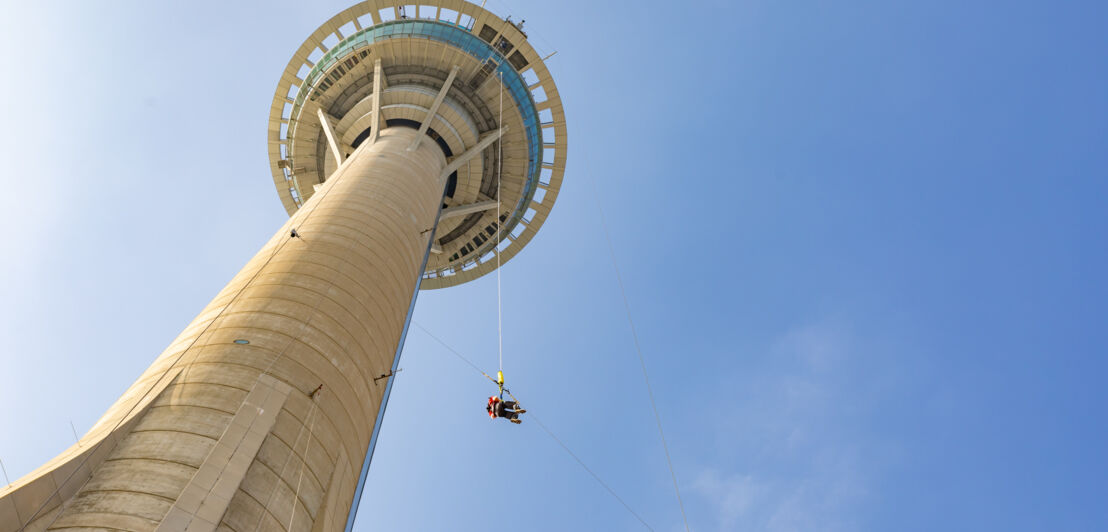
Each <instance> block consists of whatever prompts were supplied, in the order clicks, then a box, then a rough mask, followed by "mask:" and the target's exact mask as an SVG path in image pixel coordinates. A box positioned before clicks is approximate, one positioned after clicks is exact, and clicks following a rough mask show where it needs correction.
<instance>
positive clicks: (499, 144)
mask: <svg viewBox="0 0 1108 532" xmlns="http://www.w3.org/2000/svg"><path fill="white" fill-rule="evenodd" d="M497 73H498V74H500V118H499V119H497V122H498V124H497V126H498V127H499V128H500V138H498V139H497V140H496V341H497V353H498V355H499V359H500V371H501V372H502V373H503V371H504V317H503V316H504V311H503V310H501V308H502V306H503V304H502V303H501V296H500V234H501V232H502V231H501V230H502V229H503V225H502V224H501V221H500V176H501V175H503V167H504V135H503V133H504V73H503V72H500V71H497Z"/></svg>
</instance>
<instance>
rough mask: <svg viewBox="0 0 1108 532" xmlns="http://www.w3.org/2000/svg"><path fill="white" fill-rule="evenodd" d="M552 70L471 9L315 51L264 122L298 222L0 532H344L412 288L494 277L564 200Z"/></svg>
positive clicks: (505, 29)
mask: <svg viewBox="0 0 1108 532" xmlns="http://www.w3.org/2000/svg"><path fill="white" fill-rule="evenodd" d="M543 59H544V58H543V57H540V56H539V55H538V53H536V51H535V50H534V49H533V48H532V47H531V45H529V44H528V42H527V35H526V33H525V32H524V28H523V24H522V21H512V20H510V19H503V18H501V17H499V16H496V15H494V14H492V13H490V12H489V11H486V10H485V9H483V8H482V7H479V6H477V5H474V4H470V3H467V2H464V1H462V0H439V1H437V2H435V3H434V4H432V5H428V4H424V5H394V4H392V3H388V2H384V1H367V2H362V3H359V4H358V5H356V6H353V7H351V8H349V9H347V10H345V11H343V12H341V13H339V14H338V15H336V16H334V17H333V18H331V19H330V20H328V21H327V22H325V23H324V24H323V25H322V26H320V27H319V29H317V30H316V31H315V32H313V33H312V34H311V35H310V36H309V37H308V39H307V40H306V41H304V44H303V45H302V46H300V48H299V49H298V50H297V51H296V52H295V54H294V55H293V58H292V60H291V61H289V64H288V66H287V67H286V68H285V70H284V72H282V73H281V76H280V81H279V82H278V84H277V91H276V94H275V95H274V99H273V104H272V107H271V108H270V116H269V127H268V132H267V133H268V134H267V141H268V149H269V160H270V171H271V172H272V175H273V180H274V183H275V185H276V187H277V193H278V195H279V196H280V198H281V202H282V203H283V204H284V206H285V209H286V210H288V212H289V214H290V218H289V221H288V222H287V223H286V224H285V225H284V226H283V227H281V228H280V229H279V230H278V231H277V233H276V234H275V235H274V237H273V238H272V239H270V240H269V242H267V243H266V245H265V246H263V247H262V249H261V250H260V251H259V252H258V253H257V254H256V255H255V256H254V257H253V258H252V259H251V260H250V261H249V262H248V263H247V264H246V266H245V267H243V269H242V270H241V271H240V272H239V273H238V274H237V275H236V276H235V277H234V278H233V279H232V280H231V281H230V283H228V284H227V286H226V287H225V288H223V290H222V291H220V292H219V294H217V295H216V297H215V299H213V300H212V302H211V303H209V304H208V306H207V307H206V308H204V310H203V311H201V312H200V314H199V315H198V316H197V317H196V319H194V320H193V322H192V323H190V324H189V325H188V326H187V327H186V328H185V329H184V331H183V332H182V333H181V334H180V336H178V337H177V338H176V339H175V340H174V341H173V342H172V343H171V344H170V346H169V347H168V348H167V349H166V350H165V351H164V352H163V353H162V354H161V355H160V356H158V357H157V359H156V360H155V361H154V363H153V364H152V365H151V366H150V367H149V368H148V369H147V370H146V371H145V372H144V373H143V374H142V375H141V376H140V377H139V379H138V380H137V381H136V382H135V383H134V384H133V385H131V387H130V388H129V389H128V390H127V391H126V392H125V393H124V394H123V396H122V397H121V398H120V399H119V400H118V401H117V402H116V403H115V404H114V405H112V407H111V408H109V409H108V411H107V413H105V414H104V416H103V417H102V418H101V419H100V420H99V421H98V422H97V423H96V424H95V425H94V426H93V427H92V429H90V430H89V432H88V433H87V434H85V435H84V436H83V437H82V438H80V441H79V443H78V444H77V445H74V446H73V447H70V448H69V449H67V450H66V451H65V452H63V453H62V454H60V455H59V456H57V457H56V458H54V459H53V460H51V461H50V462H48V463H47V464H45V465H43V466H42V467H40V468H38V469H37V470H35V471H33V472H31V473H30V474H28V475H26V476H25V477H23V478H21V479H19V480H18V481H16V482H15V483H13V484H12V485H11V486H10V487H7V488H5V489H3V490H0V532H8V531H17V530H36V531H37V530H48V529H65V528H101V529H118V530H159V531H171V530H173V531H176V530H189V531H201V530H207V531H210V530H216V529H217V528H221V529H225V530H226V529H233V530H238V531H244V530H300V531H331V530H342V529H344V528H347V529H348V528H349V526H350V525H351V524H352V520H353V519H352V518H353V512H352V511H351V508H352V504H355V503H356V501H357V500H358V498H359V495H360V492H361V488H362V486H363V483H364V481H365V476H366V473H367V472H368V468H369V462H370V458H371V456H372V453H373V447H374V443H375V441H376V438H377V435H378V429H379V424H380V420H381V419H382V416H383V415H384V412H385V406H386V404H387V402H388V396H389V390H390V387H391V383H392V379H391V378H390V377H387V375H390V374H391V372H392V370H394V369H395V368H396V365H397V362H398V361H399V355H400V352H401V350H402V348H403V344H404V336H405V333H406V330H407V327H408V323H409V320H410V317H411V314H412V310H413V308H414V305H415V301H416V296H417V294H418V291H419V289H420V288H424V289H427V288H442V287H447V286H452V285H456V284H460V283H463V282H465V281H469V280H471V279H475V278H477V277H480V276H482V275H484V274H486V273H489V272H491V271H493V270H494V269H496V268H497V267H498V265H500V264H502V263H504V262H506V261H507V260H509V259H510V258H511V257H512V256H514V255H515V254H516V253H517V252H519V250H520V249H521V248H522V247H523V246H524V245H526V244H527V242H529V241H530V240H531V238H532V237H534V235H535V233H536V232H537V231H538V229H539V227H540V226H541V225H542V223H543V221H544V220H545V219H546V216H547V215H548V214H549V212H550V209H551V207H552V205H553V203H554V200H555V198H556V197H557V194H558V188H559V186H560V184H561V180H562V174H563V171H564V168H565V158H566V129H565V115H564V113H563V110H562V106H561V100H560V98H559V96H558V91H557V88H556V87H555V85H554V81H553V79H552V78H551V76H550V73H549V72H548V71H547V69H546V67H545V66H544V64H543ZM381 376H386V377H384V378H380V377H381ZM221 525H222V526H221Z"/></svg>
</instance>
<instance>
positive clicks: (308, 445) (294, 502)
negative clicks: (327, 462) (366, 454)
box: [263, 401, 319, 532]
mask: <svg viewBox="0 0 1108 532" xmlns="http://www.w3.org/2000/svg"><path fill="white" fill-rule="evenodd" d="M312 406H313V407H314V406H315V402H314V401H313V402H312ZM317 420H319V416H316V418H315V419H313V420H312V425H311V426H310V427H308V443H305V444H304V456H303V457H302V458H301V459H300V478H298V479H297V480H296V491H295V492H294V493H293V494H292V513H290V514H289V526H287V527H285V532H289V531H291V530H292V520H293V518H295V517H296V508H297V507H298V506H300V504H298V503H299V502H300V483H302V482H304V466H305V465H307V464H308V450H309V449H311V447H312V433H313V431H314V430H315V422H316V421H317ZM263 510H265V509H264V508H263Z"/></svg>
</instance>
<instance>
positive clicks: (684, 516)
mask: <svg viewBox="0 0 1108 532" xmlns="http://www.w3.org/2000/svg"><path fill="white" fill-rule="evenodd" d="M590 182H591V183H592V187H593V200H594V201H596V210H597V211H598V212H599V213H600V226H601V227H602V228H603V229H604V239H605V240H606V241H607V242H608V254H609V255H610V256H611V258H612V269H614V270H615V272H616V281H617V282H618V283H619V293H620V295H621V296H623V308H624V310H626V311H627V323H629V324H630V325H631V336H632V338H634V340H635V353H637V354H638V355H639V365H640V366H641V367H642V378H643V382H645V383H646V393H647V395H648V396H649V397H650V408H651V409H653V410H654V421H656V422H657V423H658V435H659V436H660V437H661V438H662V449H663V450H664V451H665V453H666V464H667V465H668V466H669V475H670V477H672V478H673V491H674V493H676V494H677V505H678V506H680V507H681V518H682V519H684V521H685V530H686V532H691V529H690V528H689V517H688V515H687V514H686V513H685V503H684V502H683V501H682V500H681V489H680V488H678V487H677V473H675V472H674V469H673V459H671V458H670V455H669V445H668V444H667V443H666V433H665V431H663V430H662V417H661V416H660V415H658V404H657V403H656V402H655V401H654V388H653V387H651V386H650V376H649V375H647V373H646V360H645V359H644V358H643V355H642V346H641V345H640V344H639V333H638V331H637V330H636V329H635V320H633V319H632V318H631V304H630V303H628V301H627V290H626V288H624V286H623V276H622V275H620V273H619V264H617V263H616V251H615V247H614V246H613V245H612V236H611V234H610V233H609V232H608V222H607V221H606V220H605V219H604V209H603V208H602V207H601V206H600V201H599V200H598V199H597V198H598V197H599V196H598V194H597V192H596V182H595V181H592V180H590Z"/></svg>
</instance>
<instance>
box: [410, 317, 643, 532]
mask: <svg viewBox="0 0 1108 532" xmlns="http://www.w3.org/2000/svg"><path fill="white" fill-rule="evenodd" d="M412 323H413V324H415V326H416V327H419V329H420V330H421V331H423V332H424V333H426V334H427V336H430V337H431V339H433V340H434V341H436V342H438V343H439V345H441V346H443V347H445V348H446V350H447V351H450V352H451V353H454V356H456V357H458V358H459V359H460V360H461V361H462V362H465V363H466V364H468V365H469V367H471V368H473V369H474V370H475V371H477V373H480V374H481V375H484V376H485V378H486V379H489V380H490V381H492V382H493V383H496V379H494V378H492V377H490V376H489V374H488V373H485V372H484V371H481V368H479V367H477V365H476V364H474V363H473V362H470V360H469V359H468V358H466V357H465V356H463V355H462V354H461V353H459V352H458V351H457V350H456V349H454V348H453V347H450V345H449V344H447V343H446V342H444V341H442V339H441V338H439V337H438V336H435V335H434V334H432V333H431V331H428V330H427V328H426V327H424V326H423V325H420V324H419V322H417V321H415V320H412ZM505 391H506V392H507V394H508V395H509V396H511V398H512V400H513V401H515V402H517V403H519V400H518V399H516V397H515V396H514V395H512V392H508V391H507V390H505ZM527 415H528V416H529V417H530V418H531V419H534V420H535V423H537V424H538V425H539V427H540V428H542V430H543V432H545V433H546V434H547V435H548V436H550V438H551V439H553V440H554V441H555V442H556V443H557V444H558V445H560V446H561V447H562V449H564V450H565V451H566V452H567V453H569V455H570V456H571V457H573V459H574V460H575V461H577V463H578V465H580V466H581V467H582V468H583V469H584V470H585V471H586V472H587V473H588V474H589V475H592V478H593V479H594V480H596V481H597V482H598V483H599V484H600V485H601V486H603V487H604V489H606V490H608V493H610V494H612V497H615V498H616V500H617V501H619V503H620V504H622V505H623V507H624V508H626V509H627V511H628V512H631V515H633V516H635V519H638V520H639V522H640V523H642V525H643V526H645V527H646V528H647V530H651V531H653V530H654V528H653V527H651V526H650V525H649V524H647V522H646V521H645V520H643V518H642V516H640V515H639V514H638V513H637V512H635V510H633V509H632V508H631V506H630V505H628V504H627V502H626V501H624V500H623V497H620V496H619V495H618V494H617V493H616V491H615V490H613V489H612V487H611V486H609V485H608V483H607V482H604V480H603V479H601V478H600V476H599V475H597V474H596V472H594V471H593V470H592V469H591V468H589V466H588V465H585V462H584V461H582V460H581V458H579V457H578V456H577V454H575V453H574V452H573V451H572V450H570V448H569V446H567V445H566V444H565V443H564V442H562V440H561V439H559V438H558V437H557V436H555V435H554V432H552V431H551V430H550V429H549V428H547V426H546V425H545V424H543V422H542V421H539V418H538V417H537V416H535V414H534V413H532V412H531V411H530V410H528V412H527Z"/></svg>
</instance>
